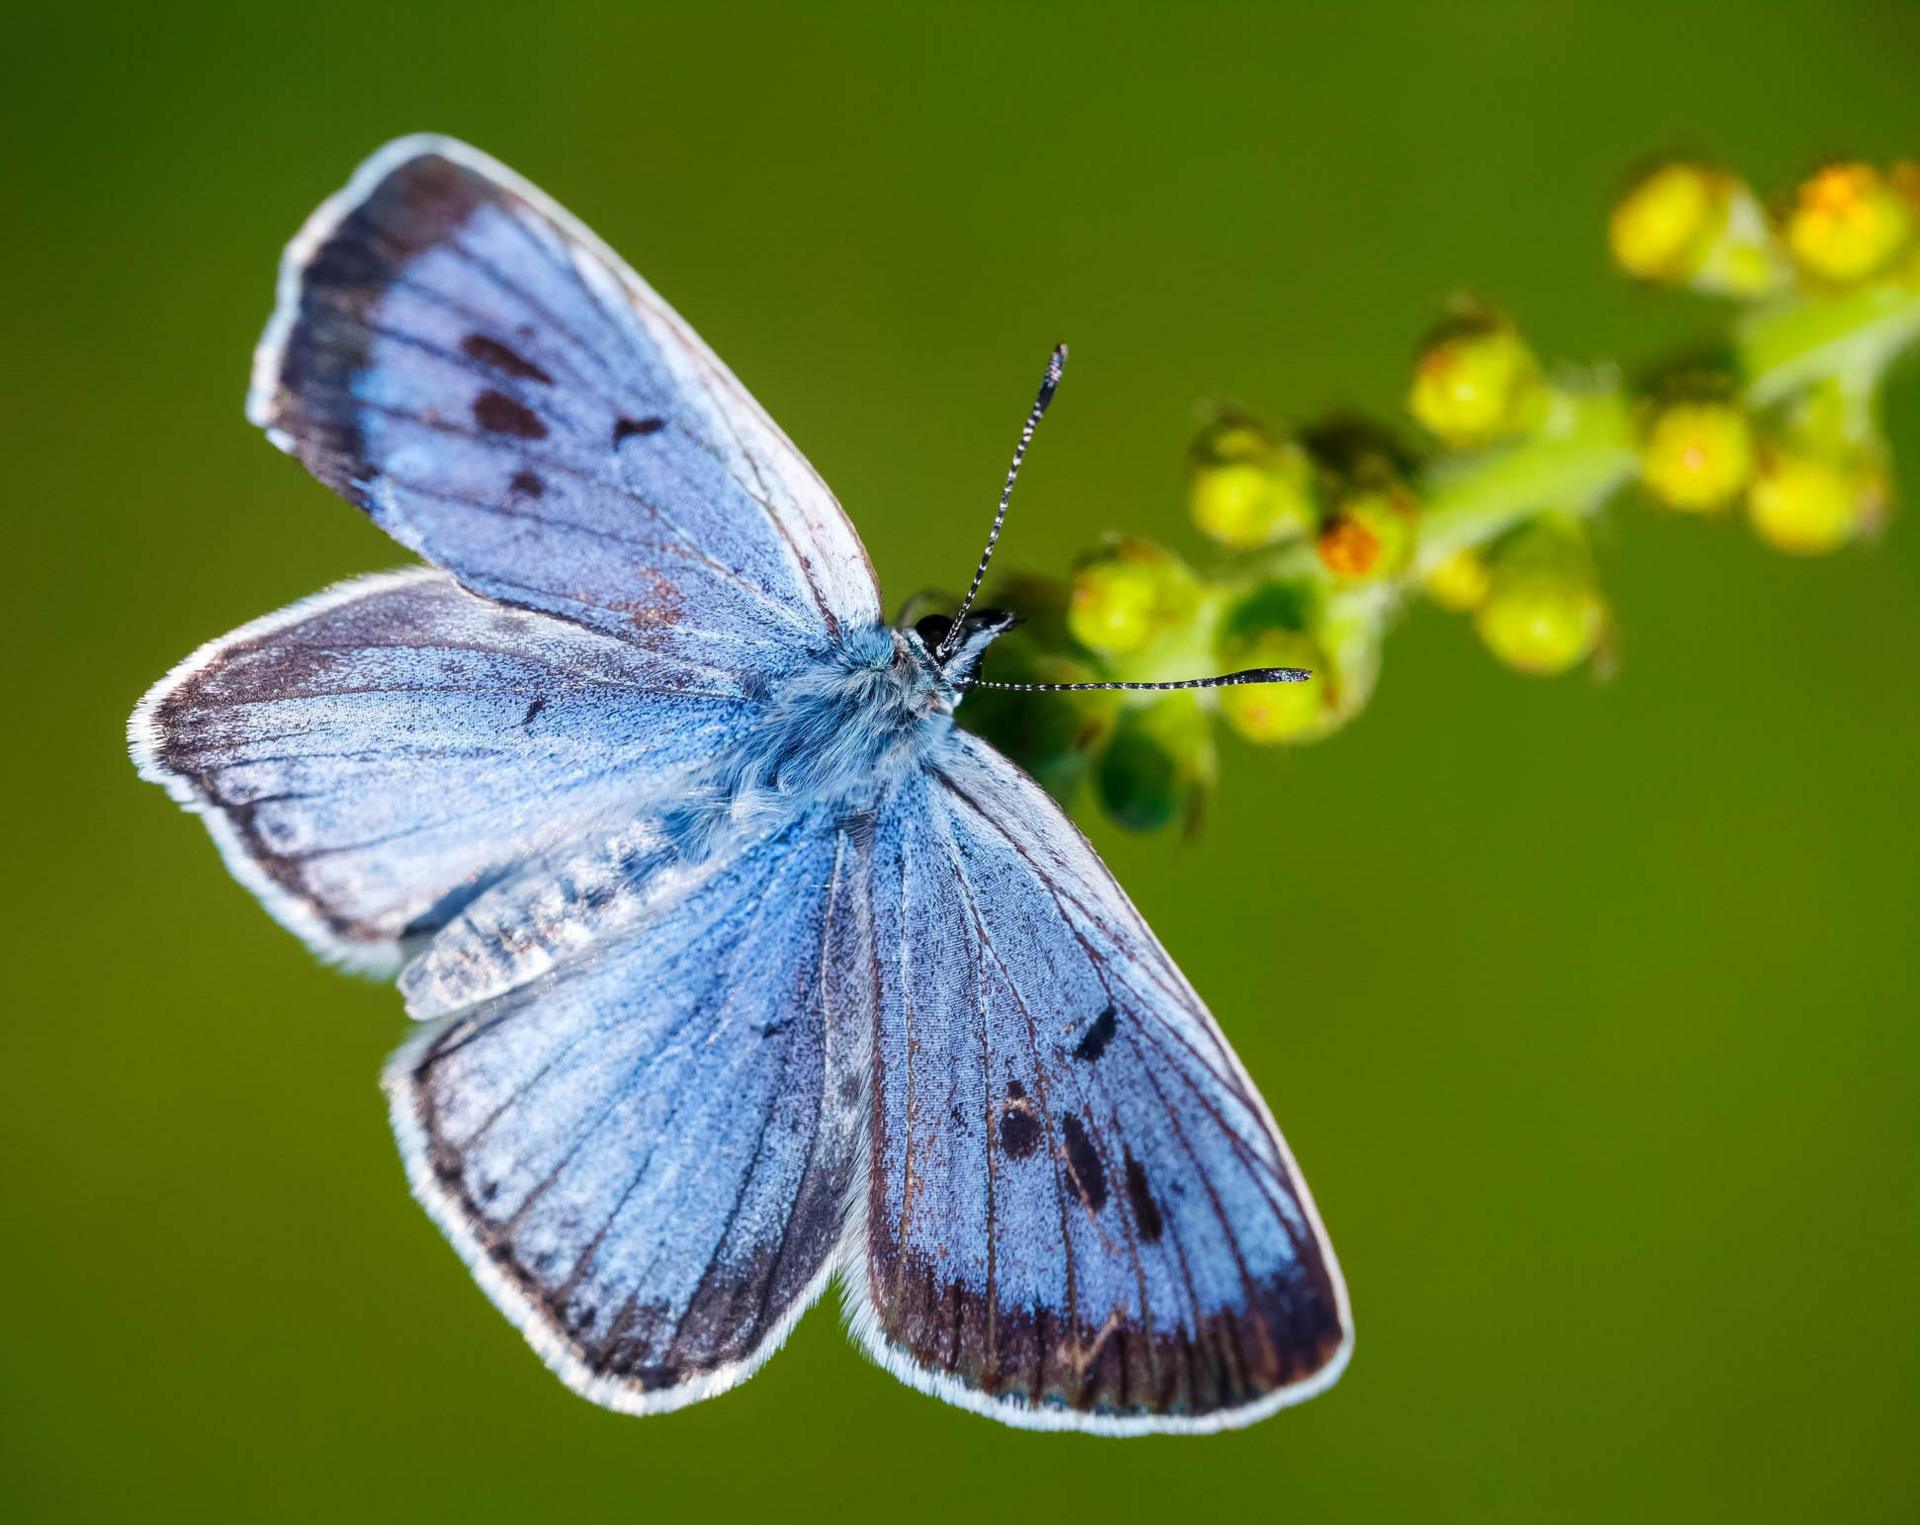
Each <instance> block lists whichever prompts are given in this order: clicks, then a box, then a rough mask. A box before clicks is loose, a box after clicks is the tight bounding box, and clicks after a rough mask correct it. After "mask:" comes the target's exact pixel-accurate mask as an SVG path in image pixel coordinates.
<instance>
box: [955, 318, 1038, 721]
mask: <svg viewBox="0 0 1920 1525" xmlns="http://www.w3.org/2000/svg"><path fill="white" fill-rule="evenodd" d="M1066 363H1067V347H1066V345H1064V344H1056V345H1054V347H1053V353H1052V354H1051V355H1049V356H1048V357H1047V374H1046V376H1045V377H1044V378H1043V379H1042V380H1041V382H1040V395H1039V396H1038V397H1036V398H1034V400H1033V407H1032V409H1031V411H1029V412H1028V414H1027V421H1026V423H1025V424H1024V425H1022V427H1021V429H1020V443H1019V444H1017V445H1015V446H1014V447H1013V464H1012V465H1011V466H1009V467H1008V468H1007V485H1006V486H1005V487H1003V488H1001V489H1000V507H999V508H998V509H996V510H995V511H994V515H993V528H992V529H990V530H988V531H987V548H986V549H985V550H984V551H982V552H981V553H980V565H979V566H977V567H975V568H974V569H973V583H972V586H970V587H969V588H968V589H967V596H966V597H965V598H963V599H961V600H960V612H959V613H958V614H956V615H954V617H953V623H952V624H951V625H949V626H948V627H947V633H946V635H945V636H944V637H943V638H942V639H941V642H940V647H939V649H938V650H937V651H935V652H934V654H933V659H934V661H936V662H944V661H945V660H946V659H947V653H948V652H950V651H952V650H953V647H954V643H955V642H956V641H958V640H959V639H960V624H961V621H963V620H964V619H966V617H967V611H968V610H969V609H971V608H972V607H973V600H974V597H975V595H977V594H978V593H979V591H980V583H981V580H982V579H983V578H985V577H986V575H987V563H988V562H990V561H992V560H993V548H994V547H995V546H996V545H998V544H999V543H1000V526H1001V525H1003V524H1005V523H1006V522H1007V504H1008V503H1010V502H1012V501H1013V484H1014V479H1015V478H1017V477H1018V476H1019V475H1020V463H1021V462H1022V461H1023V460H1025V459H1026V456H1027V446H1029V445H1031V444H1032V443H1033V431H1034V430H1035V429H1038V428H1039V427H1040V420H1041V419H1042V418H1043V417H1045V416H1046V411H1047V404H1048V403H1050V402H1052V401H1053V391H1054V388H1055V387H1057V386H1059V385H1060V372H1061V371H1062V369H1064V368H1065V366H1066ZM975 686H976V687H986V686H987V685H985V684H976V685H975Z"/></svg>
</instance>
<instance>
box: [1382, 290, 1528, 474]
mask: <svg viewBox="0 0 1920 1525" xmlns="http://www.w3.org/2000/svg"><path fill="white" fill-rule="evenodd" d="M1545 401H1546V389H1545V386H1544V385H1543V384H1542V382H1541V380H1540V367H1539V365H1538V364H1537V363H1536V362H1535V360H1534V358H1533V352H1532V351H1531V350H1529V349H1528V348H1527V346H1526V343H1525V341H1524V340H1522V339H1521V337H1520V335H1519V333H1518V331H1517V330H1516V329H1515V328H1514V327H1513V325H1512V324H1511V323H1508V322H1506V321H1505V320H1503V319H1500V318H1497V317H1493V318H1487V317H1482V318H1473V319H1468V320H1466V321H1464V322H1456V323H1453V324H1450V325H1447V326H1445V327H1443V328H1442V329H1441V331H1440V332H1439V333H1437V334H1435V335H1433V336H1432V337H1431V338H1429V340H1428V341H1427V343H1426V345H1425V347H1424V348H1423V349H1422V350H1421V353H1420V358H1419V360H1418V361H1417V362H1415V365H1414V372H1413V389H1412V391H1411V392H1410V393H1409V394H1408V397H1407V407H1408V409H1409V410H1410V411H1411V412H1412V414H1413V416H1414V417H1415V418H1417V419H1419V420H1420V422H1421V423H1422V424H1423V425H1425V426H1426V428H1427V429H1428V430H1430V431H1431V432H1432V433H1433V434H1434V436H1435V437H1436V438H1438V439H1439V440H1440V441H1441V442H1442V443H1443V444H1447V445H1450V446H1452V447H1453V448H1454V449H1456V450H1459V449H1468V448H1471V447H1473V446H1475V445H1486V444H1491V443H1492V442H1493V441H1494V440H1497V439H1500V438H1501V437H1502V436H1504V435H1508V434H1512V433H1514V432H1516V431H1517V430H1520V429H1523V428H1525V427H1527V425H1529V424H1530V423H1533V422H1535V421H1537V420H1538V418H1539V417H1540V415H1541V413H1542V411H1543V405H1544V403H1545Z"/></svg>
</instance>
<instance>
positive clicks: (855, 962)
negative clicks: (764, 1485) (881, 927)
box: [386, 817, 868, 1413]
mask: <svg viewBox="0 0 1920 1525" xmlns="http://www.w3.org/2000/svg"><path fill="white" fill-rule="evenodd" d="M851 861H852V860H851V855H850V851H849V845H848V841H847V839H846V837H845V836H844V834H843V833H842V832H841V831H840V830H839V829H838V827H836V826H835V824H834V823H833V822H832V821H830V820H823V819H821V818H818V817H816V818H811V819H804V820H800V821H797V822H794V823H791V824H789V825H788V826H786V827H784V828H782V829H781V830H779V831H778V832H776V833H774V834H772V835H770V836H769V837H767V838H766V839H764V840H763V841H761V842H759V843H757V844H756V845H755V846H753V847H752V848H750V849H747V850H745V851H743V852H741V853H740V854H739V855H738V856H736V857H733V858H730V859H729V860H728V861H726V862H724V863H716V864H712V865H709V866H708V868H707V869H705V870H704V871H702V872H701V873H700V874H698V875H696V876H694V877H693V878H686V877H684V876H682V877H680V878H678V879H677V880H675V881H674V882H672V883H671V885H670V887H669V889H668V892H667V893H666V894H665V895H664V896H662V897H661V898H660V899H659V900H658V901H657V902H656V904H655V906H654V908H653V910H652V913H651V914H650V915H649V917H648V918H647V919H646V920H645V921H644V922H643V923H642V924H640V925H639V926H637V927H634V928H632V929H630V930H629V931H627V933H626V934H625V935H623V936H620V937H612V938H602V939H599V940H596V941H594V942H593V943H591V944H589V945H588V946H587V947H586V948H585V949H583V950H581V951H580V952H578V953H577V954H575V955H574V956H573V957H571V958H570V959H568V960H565V961H563V962H561V963H560V964H558V965H556V966H554V967H553V968H552V969H550V970H549V971H548V972H547V973H546V974H544V975H542V976H541V977H540V978H538V979H536V980H534V981H532V982H531V983H528V984H526V985H524V986H522V987H520V988H518V989H516V990H514V991H512V992H511V993H509V994H506V995H504V996H501V997H499V998H497V999H494V1000H491V1001H486V1002H482V1003H480V1004H478V1005H476V1006H473V1007H471V1008H469V1009H468V1010H466V1011H464V1012H462V1013H460V1014H458V1015H456V1016H453V1017H450V1018H448V1019H446V1020H444V1021H442V1022H439V1023H435V1024H431V1025H429V1026H427V1027H425V1028H424V1029H423V1031H422V1033H421V1035H420V1036H419V1037H418V1038H417V1039H416V1040H415V1041H414V1042H412V1043H411V1044H409V1045H408V1046H407V1047H406V1048H404V1049H402V1050H401V1051H400V1053H398V1054H397V1055H395V1057H394V1060H393V1062H392V1063H391V1065H390V1066H389V1068H388V1071H387V1080H386V1085H387V1090H388V1093H389V1095H390V1098H391V1101H392V1108H393V1121H394V1127H395V1131H396V1132H397V1134H398V1136H399V1140H400V1147H401V1152H402V1154H403V1156H404V1157H405V1160H406V1165H407V1170H408V1174H409V1176H410V1178H411V1180H412V1184H413V1189H414V1193H415V1195H416V1196H417V1197H419V1199H420V1201H421V1202H422V1204H423V1205H424V1206H425V1207H426V1209H427V1211H428V1213H429V1214H431V1215H432V1217H433V1218H434V1220H435V1221H436V1222H437V1223H438V1224H439V1225H440V1227H441V1228H442V1229H443V1230H444V1231H445V1232H446V1234H447V1237H448V1238H449V1239H450V1240H451V1241H452V1242H453V1244H454V1247H455V1248H456V1249H457V1250H458V1251H459V1253H460V1255H461V1257H462V1258H463V1259H464V1260H465V1261H466V1262H467V1264H468V1265H469V1266H471V1267H472V1269H473V1272H474V1275H475V1276H476V1278H477V1279H478V1280H479V1282H480V1284H481V1286H482V1287H483V1288H485V1290H486V1292H487V1294H488V1295H489V1296H490V1297H491V1298H492V1299H493V1301H494V1302H495V1303H496V1304H498V1306H499V1307H500V1309H501V1310H502V1311H503V1312H504V1313H505V1314H506V1315H507V1317H508V1318H509V1319H511V1320H512V1321H513V1322H514V1324H515V1325H516V1326H517V1327H518V1328H519V1329H520V1330H521V1331H522V1333H523V1334H525V1335H526V1337H527V1339H528V1340H529V1341H530V1342H531V1343H532V1345H533V1346H534V1348H535V1350H536V1351H538V1352H539V1354H540V1355H541V1357H542V1358H543V1359H544V1360H545V1361H546V1362H547V1364H548V1365H549V1366H551V1367H552V1368H553V1369H554V1370H555V1371H556V1372H557V1373H559V1375H560V1376H561V1377H562V1378H563V1379H564V1380H565V1381H566V1382H567V1384H568V1385H569V1386H571V1387H573V1388H574V1389H575V1390H576V1391H578V1392H580V1393H582V1394H583V1395H585V1396H586V1397H588V1398H591V1399H592V1400H594V1401H595V1402H597V1403H601V1404H605V1405H607V1406H608V1407H611V1408H616V1409H621V1410H624V1411H627V1412H632V1413H649V1412H655V1411H658V1410H663V1409H669V1408H677V1407H679V1406H680V1405H682V1404H684V1403H689V1402H692V1401H693V1400H695V1399H697V1398H702V1397H706V1396H708V1395H709V1394H712V1393H716V1392H719V1391H722V1390H724V1389H725V1388H727V1387H730V1386H732V1385H733V1384H734V1383H736V1382H739V1381H741V1380H743V1379H744V1378H745V1377H746V1376H748V1375H749V1374H750V1373H751V1372H752V1371H753V1370H754V1368H755V1367H757V1366H758V1365H759V1364H760V1362H761V1361H763V1360H764V1359H765V1358H766V1357H767V1356H768V1355H769V1354H771V1353H772V1351H773V1349H774V1348H775V1347H776V1346H777V1345H778V1344H779V1343H780V1341H781V1339H782V1338H783V1337H784V1336H785V1333H786V1331H787V1329H788V1328H789V1327H790V1326H791V1325H792V1323H793V1321H794V1320H795V1319H797V1318H798V1317H799V1316H800V1314H801V1313H802V1312H803V1311H804V1310H805V1308H806V1307H807V1305H808V1304H809V1303H811V1302H812V1300H813V1299H814V1297H815V1296H816V1295H818V1293H819V1290H820V1288H821V1286H822V1285H823V1283H824V1281H825V1278H826V1275H827V1273H828V1271H829V1270H830V1269H831V1264H832V1256H833V1250H834V1246H835V1245H836V1243H837V1242H838V1241H839V1238H840V1235H841V1229H842V1222H843V1210H844V1207H845V1204H846V1200H847V1193H848V1188H849V1181H850V1178H851V1176H852V1174H853V1168H854V1161H855V1156H856V1143H857V1139H858V1134H859V1126H860V1092H861V1087H860V1075H859V1071H860V1065H861V1059H862V1051H863V1049H864V1043H859V1044H851V1045H850V1044H848V1043H846V1042H845V1041H844V1040H843V1038H842V1035H843V1034H844V1033H847V1032H855V1033H858V1032H859V1031H860V1030H861V1029H862V1027H863V1025H864V1023H863V1022H859V1021H857V1022H854V1023H852V1024H848V1023H846V1022H844V1021H843V1020H841V1008H842V1006H843V1005H844V1003H845V1002H846V1001H847V1000H848V999H849V998H850V997H849V995H848V993H847V991H846V990H845V988H844V985H843V983H842V981H841V980H840V978H839V975H840V971H841V970H843V969H845V968H848V967H859V968H861V969H862V970H864V968H865V965H866V963H867V962H868V959H867V958H866V956H865V955H864V954H861V955H859V956H857V957H856V956H854V954H853V953H852V952H851V951H850V946H851V944H853V943H858V941H859V939H860V938H861V937H862V935H863V927H864V922H863V920H862V917H861V915H860V914H859V911H860V907H859V897H857V896H856V895H854V894H853V893H852V888H853V884H854V876H853V874H852V873H851V872H850V871H849V865H850V863H851ZM861 1009H862V1010H863V1011H864V1007H862V1008H861Z"/></svg>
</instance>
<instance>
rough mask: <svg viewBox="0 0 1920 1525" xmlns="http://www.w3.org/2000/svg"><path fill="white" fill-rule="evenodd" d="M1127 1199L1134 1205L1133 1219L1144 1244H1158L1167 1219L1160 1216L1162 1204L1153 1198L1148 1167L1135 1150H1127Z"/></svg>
mask: <svg viewBox="0 0 1920 1525" xmlns="http://www.w3.org/2000/svg"><path fill="white" fill-rule="evenodd" d="M1126 1169H1127V1201H1128V1202H1129V1203H1130V1204H1131V1205H1132V1207H1133V1221H1134V1223H1135V1224H1136V1225H1138V1227H1139V1229H1140V1242H1141V1243H1142V1244H1158V1243H1159V1242H1160V1236H1161V1235H1162V1234H1164V1233H1165V1232H1166V1231H1167V1224H1166V1220H1165V1219H1164V1218H1162V1217H1161V1216H1160V1204H1159V1203H1158V1202H1156V1201H1154V1200H1153V1188H1152V1186H1151V1185H1149V1184H1148V1181H1147V1172H1146V1168H1145V1167H1144V1166H1143V1165H1141V1163H1140V1162H1139V1161H1138V1160H1136V1159H1135V1158H1134V1157H1133V1151H1132V1150H1131V1149H1129V1150H1128V1151H1127V1167H1126Z"/></svg>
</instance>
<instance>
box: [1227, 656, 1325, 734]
mask: <svg viewBox="0 0 1920 1525" xmlns="http://www.w3.org/2000/svg"><path fill="white" fill-rule="evenodd" d="M1223 656H1224V657H1225V660H1226V665H1228V666H1230V667H1235V668H1239V667H1304V668H1306V669H1308V670H1309V671H1310V672H1312V674H1313V676H1312V677H1311V678H1309V679H1308V680H1307V681H1306V682H1305V683H1245V684H1240V685H1238V686H1236V687H1234V688H1223V689H1221V690H1220V692H1219V702H1220V714H1221V717H1222V718H1223V719H1224V720H1225V721H1226V722H1227V724H1228V725H1229V726H1231V727H1232V728H1233V729H1234V730H1235V731H1236V732H1237V733H1238V734H1239V735H1241V736H1243V737H1245V738H1246V739H1247V740H1248V741H1251V742H1254V743H1256V744H1258V745H1261V746H1271V745H1274V744H1276V743H1278V742H1283V741H1306V740H1309V739H1311V738H1312V737H1314V736H1318V735H1321V734H1324V732H1325V731H1326V730H1327V729H1328V724H1327V720H1328V708H1329V704H1330V696H1331V694H1332V692H1333V676H1332V674H1331V673H1330V672H1329V671H1328V668H1327V662H1326V659H1325V657H1324V656H1322V654H1321V652H1320V648H1319V647H1318V646H1317V645H1316V644H1315V643H1314V641H1313V638H1312V637H1311V636H1308V635H1303V634H1301V633H1300V632H1299V631H1294V630H1265V631H1262V632H1260V633H1259V634H1258V635H1255V636H1253V637H1251V638H1250V639H1246V640H1241V641H1235V642H1233V643H1231V644H1230V645H1229V646H1228V647H1227V648H1226V650H1225V652H1224V653H1223Z"/></svg>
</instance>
